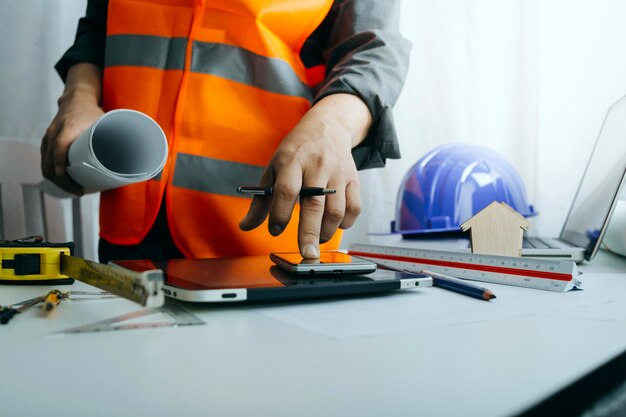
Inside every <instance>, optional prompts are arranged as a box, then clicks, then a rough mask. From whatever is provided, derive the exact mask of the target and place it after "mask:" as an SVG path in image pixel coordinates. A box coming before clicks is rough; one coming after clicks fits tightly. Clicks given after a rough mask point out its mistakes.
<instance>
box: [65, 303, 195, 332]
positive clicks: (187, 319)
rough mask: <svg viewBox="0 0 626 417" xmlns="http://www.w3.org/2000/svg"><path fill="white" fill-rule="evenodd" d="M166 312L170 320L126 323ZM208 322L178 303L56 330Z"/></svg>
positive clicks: (106, 328) (71, 330) (126, 327)
mask: <svg viewBox="0 0 626 417" xmlns="http://www.w3.org/2000/svg"><path fill="white" fill-rule="evenodd" d="M161 313H162V314H165V315H166V316H167V317H168V318H169V319H170V320H167V321H164V320H160V321H154V322H142V323H126V324H124V322H127V321H129V320H134V319H138V318H142V317H149V316H152V315H156V314H161ZM201 324H206V323H205V322H204V321H203V320H202V319H200V318H199V317H198V316H196V315H195V314H192V313H190V312H189V311H188V310H187V309H185V308H183V307H181V306H179V305H176V304H166V305H164V306H163V307H159V308H150V309H146V310H139V311H134V312H132V313H128V314H122V315H121V316H116V317H112V318H110V319H106V320H101V321H97V322H95V323H91V324H86V325H84V326H78V327H72V328H70V329H65V330H61V331H59V332H55V334H72V333H74V334H75V333H93V332H106V331H112V330H134V329H151V328H158V327H179V326H195V325H201Z"/></svg>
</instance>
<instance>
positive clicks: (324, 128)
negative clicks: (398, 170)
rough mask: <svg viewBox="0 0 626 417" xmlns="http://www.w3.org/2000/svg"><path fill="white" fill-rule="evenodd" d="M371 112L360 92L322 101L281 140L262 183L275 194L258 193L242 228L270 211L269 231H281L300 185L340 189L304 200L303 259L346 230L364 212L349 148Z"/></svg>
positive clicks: (255, 224) (300, 231) (256, 222)
mask: <svg viewBox="0 0 626 417" xmlns="http://www.w3.org/2000/svg"><path fill="white" fill-rule="evenodd" d="M370 124H371V115H370V112H369V110H368V108H367V106H365V104H364V103H363V101H361V99H359V98H358V97H356V96H352V95H349V94H335V95H331V96H327V97H325V98H324V99H322V100H320V101H319V102H318V103H317V104H316V105H315V106H314V107H312V108H311V109H310V110H309V112H307V114H306V115H305V116H304V117H303V118H302V120H301V121H300V122H299V123H298V125H297V126H296V127H295V128H294V129H293V130H292V131H291V132H290V133H289V134H288V135H287V136H286V137H285V139H283V141H282V142H281V144H280V146H279V147H278V149H277V150H276V152H275V153H274V157H273V158H272V161H271V162H270V164H269V166H268V167H267V168H266V169H265V171H264V173H263V175H262V177H261V182H260V185H262V186H270V185H273V186H274V193H273V195H271V196H255V197H254V199H253V201H252V204H251V206H250V210H249V211H248V214H246V216H245V217H244V218H243V220H241V222H240V223H239V227H240V228H241V229H242V230H252V229H254V228H256V227H258V226H259V225H260V224H261V223H263V221H264V220H265V219H266V218H267V216H268V215H269V224H268V227H269V231H270V233H271V234H272V235H273V236H278V235H280V234H281V233H282V232H283V230H284V229H285V227H287V224H288V223H289V220H290V219H291V213H292V212H293V209H294V205H295V204H296V202H297V201H298V198H299V192H300V189H301V188H302V187H323V188H331V189H336V190H337V193H336V194H331V195H327V196H319V197H318V196H316V197H303V198H302V199H301V200H300V223H299V226H298V246H299V248H300V253H301V255H302V256H303V257H304V258H318V257H319V244H320V243H324V242H327V241H328V240H330V239H331V238H332V237H333V235H334V234H335V232H336V231H337V228H341V229H347V228H349V227H350V226H352V225H353V224H354V222H355V221H356V219H357V217H358V216H359V214H360V212H361V198H360V194H359V179H358V175H357V169H356V166H355V165H354V160H353V159H352V153H351V150H352V148H353V147H354V146H356V145H358V144H359V143H361V141H363V139H364V138H365V135H366V134H367V131H368V129H369V126H370Z"/></svg>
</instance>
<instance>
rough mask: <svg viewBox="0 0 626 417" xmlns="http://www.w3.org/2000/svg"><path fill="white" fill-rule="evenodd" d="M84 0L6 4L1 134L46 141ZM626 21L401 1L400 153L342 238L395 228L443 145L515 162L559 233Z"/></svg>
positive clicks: (537, 8)
mask: <svg viewBox="0 0 626 417" xmlns="http://www.w3.org/2000/svg"><path fill="white" fill-rule="evenodd" d="M381 1H382V0H381ZM85 4H86V1H85V0H55V1H48V0H30V1H27V2H17V1H0V36H2V40H3V41H2V43H0V140H7V139H10V140H16V139H17V140H21V141H24V142H28V143H32V144H34V145H39V143H40V140H41V136H42V135H43V132H44V130H45V129H46V127H47V126H48V123H49V122H50V121H51V120H52V117H53V116H54V114H55V112H56V99H57V98H58V96H59V94H60V93H61V90H62V84H61V81H60V80H59V78H58V76H57V75H56V73H55V72H54V70H53V68H52V67H53V65H54V63H55V62H56V60H57V59H58V58H59V57H60V56H61V54H62V53H63V51H64V50H65V49H66V48H67V47H68V46H69V45H70V44H71V43H72V40H73V37H74V33H75V30H76V24H77V21H78V18H79V17H80V16H82V15H83V13H84V10H85ZM625 22H626V2H624V1H620V0H595V1H592V0H543V1H542V0H508V1H501V0H404V2H403V5H402V14H401V30H402V32H403V34H404V35H405V36H406V37H407V38H408V39H409V40H410V41H411V42H412V43H413V49H412V52H411V66H410V71H409V76H408V79H407V82H406V85H405V88H404V91H403V93H402V96H401V98H400V100H399V102H398V105H397V106H396V111H395V116H396V122H397V128H398V132H399V135H400V140H401V149H402V154H403V159H401V160H399V161H388V164H387V167H386V168H384V169H377V170H369V171H365V172H363V173H361V181H362V198H363V204H364V211H363V214H362V216H361V217H360V218H359V221H358V222H357V224H356V225H355V226H354V227H353V228H352V229H351V230H349V231H348V232H347V233H346V235H345V238H344V243H343V246H347V245H348V243H349V242H352V241H363V240H365V239H366V238H367V236H368V235H367V234H368V233H369V232H384V231H388V230H389V222H390V221H391V220H392V219H393V217H394V212H395V204H396V194H397V191H398V187H399V185H400V182H401V180H402V177H403V176H404V174H405V172H406V171H407V170H408V169H409V168H410V166H411V165H412V164H413V163H414V162H415V161H417V159H419V157H420V156H421V155H423V154H424V153H425V152H427V151H428V150H430V149H431V148H433V147H435V146H438V145H440V144H443V143H446V142H449V141H460V142H468V143H474V144H479V145H484V146H488V147H491V148H493V149H495V150H496V151H498V152H500V153H502V154H503V155H504V156H505V157H506V158H508V159H509V160H510V161H511V163H512V164H513V165H514V166H515V167H516V168H517V169H518V171H519V172H520V174H521V175H522V177H523V179H524V181H525V183H526V187H527V190H528V194H529V199H530V201H531V202H532V203H533V204H534V205H535V206H536V208H537V210H538V211H539V212H540V215H539V216H538V217H537V218H535V219H534V220H533V223H534V224H533V228H534V229H535V230H536V231H540V232H542V233H548V234H556V233H558V232H559V231H560V228H561V226H562V223H563V220H564V218H565V215H566V214H567V209H568V207H569V205H570V203H571V200H572V198H573V195H574V192H575V191H576V187H577V184H578V181H579V180H580V177H581V175H582V172H583V169H584V166H585V163H586V160H587V157H588V155H589V153H590V151H591V148H592V146H593V143H594V141H595V139H596V136H597V133H598V131H599V128H600V125H601V122H602V119H603V117H604V114H605V112H606V110H607V109H608V107H609V105H610V104H611V103H613V102H614V101H616V100H617V99H618V98H619V97H621V96H622V95H624V94H626V24H624V23H625Z"/></svg>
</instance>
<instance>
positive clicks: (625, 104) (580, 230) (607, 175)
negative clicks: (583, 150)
mask: <svg viewBox="0 0 626 417" xmlns="http://www.w3.org/2000/svg"><path fill="white" fill-rule="evenodd" d="M625 175H626V96H624V97H622V98H621V99H619V100H618V101H617V102H616V103H615V104H613V105H612V106H611V107H610V108H609V110H608V112H607V114H606V116H605V118H604V122H603V124H602V127H601V128H600V133H599V135H598V139H597V140H596V144H595V146H594V148H593V151H592V152H591V156H590V158H589V162H588V163H587V167H586V169H585V172H584V174H583V177H582V179H581V181H580V184H579V186H578V190H577V191H576V195H575V196H574V201H573V202H572V205H571V207H570V209H569V212H568V214H567V218H566V219H565V223H564V225H563V229H562V230H561V234H560V235H559V236H558V237H556V238H550V237H534V238H533V237H526V238H524V243H523V247H522V256H529V257H541V258H555V259H566V260H572V261H575V262H577V263H578V262H582V261H583V260H587V261H589V260H591V259H593V257H594V256H595V255H596V253H597V251H598V249H599V247H600V243H601V242H602V237H603V236H604V233H605V231H606V228H607V226H608V223H609V220H610V219H611V214H612V213H613V210H614V209H615V206H616V204H617V200H618V197H619V195H620V191H621V189H622V186H623V184H624V180H625Z"/></svg>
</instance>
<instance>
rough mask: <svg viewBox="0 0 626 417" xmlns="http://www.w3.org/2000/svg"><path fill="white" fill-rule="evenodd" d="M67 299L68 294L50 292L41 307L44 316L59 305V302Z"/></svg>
mask: <svg viewBox="0 0 626 417" xmlns="http://www.w3.org/2000/svg"><path fill="white" fill-rule="evenodd" d="M67 298H69V293H63V292H61V291H59V290H52V291H50V292H49V293H48V295H46V298H45V300H44V302H43V305H42V306H41V307H42V308H43V311H44V313H45V314H48V313H50V312H51V311H52V310H54V309H55V307H56V306H58V305H59V303H60V302H61V300H63V299H67Z"/></svg>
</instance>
